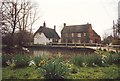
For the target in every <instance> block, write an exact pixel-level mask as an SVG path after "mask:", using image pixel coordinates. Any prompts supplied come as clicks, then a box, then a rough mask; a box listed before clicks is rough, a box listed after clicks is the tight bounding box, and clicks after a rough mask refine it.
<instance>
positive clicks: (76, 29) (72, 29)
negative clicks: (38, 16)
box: [61, 24, 91, 33]
mask: <svg viewBox="0 0 120 81" xmlns="http://www.w3.org/2000/svg"><path fill="white" fill-rule="evenodd" d="M90 26H91V24H84V25H71V26H65V27H64V28H63V30H62V31H61V32H62V33H83V32H84V33H87V32H88V29H89V27H90Z"/></svg>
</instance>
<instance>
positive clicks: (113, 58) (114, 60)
mask: <svg viewBox="0 0 120 81" xmlns="http://www.w3.org/2000/svg"><path fill="white" fill-rule="evenodd" d="M106 57H108V58H105V62H106V63H107V64H109V65H112V64H117V65H118V64H120V55H119V54H109V55H106Z"/></svg>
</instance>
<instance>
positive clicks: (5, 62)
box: [2, 53, 13, 67]
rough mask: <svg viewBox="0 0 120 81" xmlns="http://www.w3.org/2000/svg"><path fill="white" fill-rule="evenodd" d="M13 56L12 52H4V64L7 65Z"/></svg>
mask: <svg viewBox="0 0 120 81" xmlns="http://www.w3.org/2000/svg"><path fill="white" fill-rule="evenodd" d="M12 57H13V55H12V54H4V53H3V54H2V66H3V67H4V66H7V61H8V60H10V59H11V58H12Z"/></svg>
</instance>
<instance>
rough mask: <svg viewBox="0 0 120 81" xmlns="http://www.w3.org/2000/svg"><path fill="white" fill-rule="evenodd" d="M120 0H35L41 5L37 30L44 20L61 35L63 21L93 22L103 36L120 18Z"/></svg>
mask: <svg viewBox="0 0 120 81" xmlns="http://www.w3.org/2000/svg"><path fill="white" fill-rule="evenodd" d="M118 1H119V0H34V2H36V3H37V4H38V5H39V10H40V12H39V13H38V14H39V15H40V16H41V18H40V19H39V20H38V21H37V22H36V23H35V25H34V31H36V30H37V29H38V28H39V27H40V26H42V25H43V22H44V21H45V22H46V26H47V27H50V28H54V25H56V30H57V32H58V33H59V35H60V32H61V29H62V28H63V23H66V25H82V24H86V23H87V22H88V23H91V24H92V27H93V29H94V30H95V31H96V32H97V33H98V34H99V35H100V36H101V37H102V36H103V34H104V33H105V32H107V33H110V32H111V31H112V26H113V20H115V21H116V20H117V19H118V7H117V6H118Z"/></svg>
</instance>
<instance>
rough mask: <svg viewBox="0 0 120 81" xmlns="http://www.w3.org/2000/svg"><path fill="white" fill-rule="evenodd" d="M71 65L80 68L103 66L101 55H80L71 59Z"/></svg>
mask: <svg viewBox="0 0 120 81" xmlns="http://www.w3.org/2000/svg"><path fill="white" fill-rule="evenodd" d="M72 63H73V64H75V65H77V66H80V67H83V66H84V67H86V66H88V67H95V66H105V64H104V61H103V59H102V56H101V55H95V54H92V55H80V56H74V57H73V58H72Z"/></svg>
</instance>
